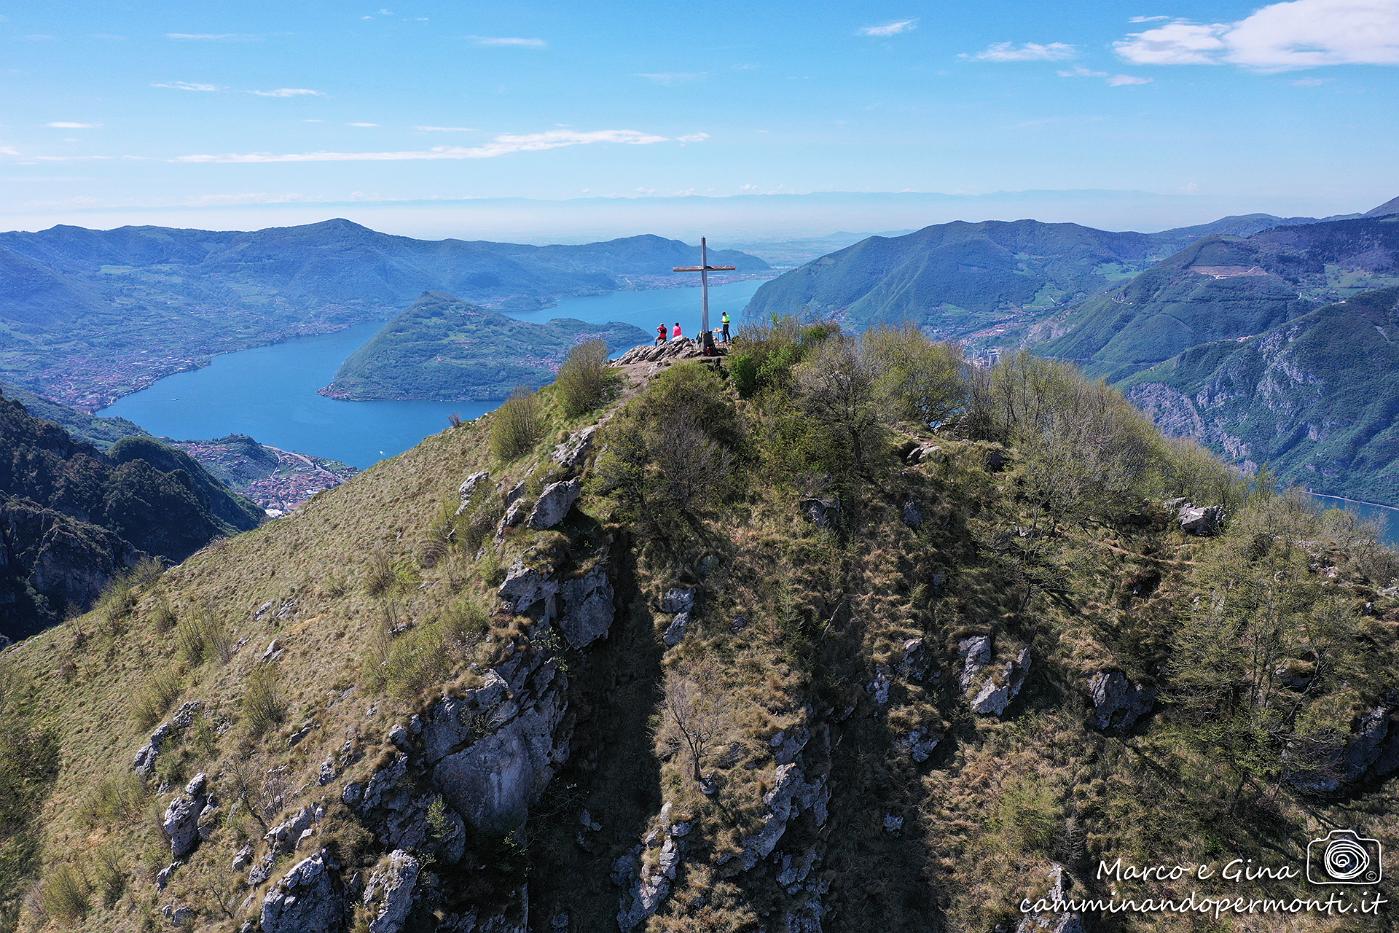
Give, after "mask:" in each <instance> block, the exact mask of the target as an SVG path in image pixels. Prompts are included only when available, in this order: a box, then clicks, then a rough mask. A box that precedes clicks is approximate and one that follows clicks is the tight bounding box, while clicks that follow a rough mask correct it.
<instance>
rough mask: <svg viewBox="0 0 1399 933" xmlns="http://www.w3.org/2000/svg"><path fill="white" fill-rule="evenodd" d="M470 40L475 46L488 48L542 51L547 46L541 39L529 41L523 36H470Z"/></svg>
mask: <svg viewBox="0 0 1399 933" xmlns="http://www.w3.org/2000/svg"><path fill="white" fill-rule="evenodd" d="M470 39H471V41H472V42H474V43H475V44H476V45H480V46H486V47H489V48H506V49H542V48H547V47H548V45H549V43H547V42H545V41H544V40H543V39H531V38H526V37H524V36H471V37H470Z"/></svg>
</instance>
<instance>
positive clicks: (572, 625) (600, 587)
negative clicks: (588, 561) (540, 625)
mask: <svg viewBox="0 0 1399 933" xmlns="http://www.w3.org/2000/svg"><path fill="white" fill-rule="evenodd" d="M607 570H608V568H607V565H606V564H597V565H596V566H594V567H593V568H592V569H591V570H589V571H588V572H587V573H585V574H583V575H582V576H578V577H573V578H571V579H568V580H565V581H564V582H563V585H562V586H561V587H560V589H559V596H560V601H561V603H562V608H561V615H560V618H559V628H560V629H562V630H563V636H564V638H566V639H567V640H568V643H569V645H571V646H572V647H573V648H574V649H575V650H581V649H583V648H586V647H588V646H589V645H591V644H592V643H593V642H595V641H597V640H598V639H600V638H606V637H607V633H608V631H609V630H610V629H611V628H612V620H613V619H614V617H615V615H616V612H615V609H614V608H613V598H614V594H613V591H612V579H611V577H610V576H609V575H608V572H607Z"/></svg>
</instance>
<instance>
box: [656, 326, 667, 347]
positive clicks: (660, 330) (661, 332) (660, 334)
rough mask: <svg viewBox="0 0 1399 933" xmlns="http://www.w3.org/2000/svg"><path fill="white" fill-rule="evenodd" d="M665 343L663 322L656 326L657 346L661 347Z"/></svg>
mask: <svg viewBox="0 0 1399 933" xmlns="http://www.w3.org/2000/svg"><path fill="white" fill-rule="evenodd" d="M663 343H665V325H664V324H661V325H660V326H659V327H657V328H656V346H658V347H659V346H660V345H661V344H663Z"/></svg>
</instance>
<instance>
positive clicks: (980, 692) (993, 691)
mask: <svg viewBox="0 0 1399 933" xmlns="http://www.w3.org/2000/svg"><path fill="white" fill-rule="evenodd" d="M1029 672H1030V649H1029V648H1021V649H1020V653H1019V654H1017V655H1016V656H1015V657H1014V658H1013V659H1012V660H1010V661H1006V662H1005V663H1004V664H1001V665H999V666H998V667H996V668H995V669H994V670H992V672H991V673H990V674H988V675H987V676H986V678H985V679H984V680H983V681H982V682H981V686H980V687H978V688H977V689H976V691H975V693H974V694H973V695H972V697H971V707H972V712H973V713H976V714H977V715H978V716H997V717H999V716H1002V715H1004V714H1005V711H1006V707H1008V706H1010V704H1011V702H1012V701H1013V700H1014V699H1015V698H1016V697H1018V696H1019V695H1020V688H1021V687H1023V686H1024V685H1025V676H1026V675H1027V674H1029Z"/></svg>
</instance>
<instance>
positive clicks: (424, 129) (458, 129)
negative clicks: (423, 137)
mask: <svg viewBox="0 0 1399 933" xmlns="http://www.w3.org/2000/svg"><path fill="white" fill-rule="evenodd" d="M413 129H415V130H417V131H418V132H419V133H475V132H476V127H474V126H415V127H413Z"/></svg>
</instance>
